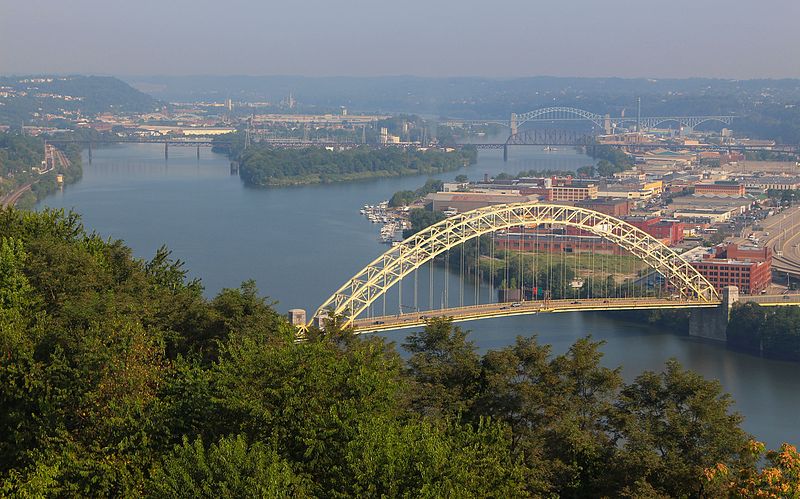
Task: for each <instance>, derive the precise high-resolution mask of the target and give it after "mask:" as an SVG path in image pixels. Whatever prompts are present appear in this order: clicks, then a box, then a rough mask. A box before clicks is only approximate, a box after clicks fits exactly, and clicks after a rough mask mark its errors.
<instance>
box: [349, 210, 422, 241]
mask: <svg viewBox="0 0 800 499" xmlns="http://www.w3.org/2000/svg"><path fill="white" fill-rule="evenodd" d="M408 212H409V208H408V206H403V207H400V208H390V207H389V201H388V200H384V201H381V202H380V203H378V204H376V205H371V204H365V205H364V206H363V207H362V208H361V210H359V213H361V214H362V215H364V216H365V217H367V219H368V220H369V221H370V222H372V223H374V224H377V223H380V224H383V225H382V226H381V230H380V240H381V242H383V243H386V244H392V243H395V242H398V241H402V240H403V231H404V230H406V229H410V228H411V222H409V220H408Z"/></svg>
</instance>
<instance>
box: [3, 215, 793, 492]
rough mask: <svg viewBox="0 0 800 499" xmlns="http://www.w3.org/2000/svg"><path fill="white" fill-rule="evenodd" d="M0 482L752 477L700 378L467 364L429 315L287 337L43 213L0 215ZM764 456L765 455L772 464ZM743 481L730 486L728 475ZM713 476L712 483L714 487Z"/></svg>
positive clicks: (359, 485)
mask: <svg viewBox="0 0 800 499" xmlns="http://www.w3.org/2000/svg"><path fill="white" fill-rule="evenodd" d="M0 234H2V239H0V243H1V244H0V380H2V382H0V493H1V494H3V495H6V496H12V497H15V496H16V497H29V496H38V497H64V496H125V497H128V496H137V497H139V496H148V497H179V496H180V497H184V496H198V497H242V496H248V497H250V496H255V497H548V496H550V497H555V496H567V497H602V496H607V497H616V496H629V497H641V496H646V495H649V496H650V497H655V496H683V497H701V496H709V495H713V494H714V493H715V491H721V490H724V487H725V486H726V485H725V484H720V483H717V482H718V481H716V479H715V480H711V479H710V478H709V476H710V475H709V473H710V472H709V470H714V469H728V470H735V471H736V473H737V475H736V476H743V477H744V476H746V477H749V478H753V479H756V478H757V477H758V476H760V475H759V473H760V470H759V469H758V468H756V467H755V465H754V463H755V457H754V456H753V454H752V452H750V448H751V447H750V446H749V444H748V442H749V436H748V435H747V434H745V433H744V432H743V431H742V430H741V428H740V423H741V417H740V416H739V415H738V414H736V413H732V412H731V403H732V401H731V400H730V398H729V397H728V396H727V395H725V394H724V393H723V392H722V390H721V388H720V385H719V383H717V382H713V381H708V380H704V379H703V378H701V377H700V376H699V375H697V374H694V373H691V372H688V371H685V370H684V369H683V368H682V367H681V366H680V365H678V363H677V362H674V361H670V362H669V363H668V364H667V365H666V366H665V367H664V369H663V370H661V371H655V372H645V373H642V374H641V375H640V376H638V377H637V378H636V379H634V380H633V381H632V382H630V383H626V382H625V381H624V380H623V379H622V378H621V376H620V369H619V368H618V367H609V366H606V365H604V364H603V362H602V343H601V342H596V341H593V340H592V339H591V338H584V339H581V340H579V341H577V342H576V343H575V344H573V345H572V346H571V347H570V348H569V349H568V350H567V351H566V352H564V353H560V354H554V353H553V352H552V350H551V348H550V347H549V346H547V345H542V344H540V343H538V342H537V340H536V338H535V337H520V338H518V339H517V341H516V342H515V344H513V345H510V346H507V347H505V348H501V349H498V350H492V351H488V352H486V353H484V354H480V353H479V352H478V351H477V350H476V347H475V345H474V344H472V343H471V342H470V340H469V333H468V332H467V331H464V330H462V329H461V328H459V327H457V326H455V325H453V324H452V323H451V322H450V321H449V320H446V319H436V320H431V321H430V322H429V323H428V325H427V326H426V327H424V328H423V329H421V330H419V331H417V332H414V333H412V334H411V335H410V336H409V337H408V339H407V340H406V341H405V343H404V345H403V347H404V348H405V349H406V350H407V352H408V358H407V359H404V358H403V357H401V355H400V354H399V353H398V351H397V350H396V348H395V345H394V344H392V343H390V342H388V341H386V340H385V339H383V338H381V337H378V336H371V337H370V336H355V335H353V334H352V332H351V331H349V330H346V329H342V328H341V327H340V326H339V324H340V322H338V321H336V320H335V318H334V320H331V321H328V322H327V323H326V325H325V328H324V329H318V328H312V329H311V330H310V331H309V332H308V334H307V337H306V340H305V341H302V342H297V341H295V340H296V338H295V331H294V329H293V328H292V327H291V326H290V325H289V324H288V322H287V321H286V320H285V319H284V318H283V317H282V316H281V315H280V314H278V313H277V312H276V311H275V310H274V308H273V306H272V305H271V303H270V302H269V301H268V300H267V299H266V298H263V297H261V296H259V294H258V292H257V290H256V287H255V284H254V283H252V282H245V283H243V284H242V285H241V286H240V287H239V288H236V289H226V290H223V291H221V292H220V293H219V294H218V295H217V296H215V297H213V298H211V299H207V298H204V297H203V294H202V285H201V283H200V282H198V281H194V280H188V279H187V277H186V271H185V269H184V267H183V264H182V263H181V262H180V261H176V260H174V259H172V258H171V257H170V254H169V251H168V250H166V249H163V248H162V249H161V250H159V251H158V252H157V253H156V255H154V257H153V258H152V259H150V260H146V261H145V260H139V259H136V258H133V257H132V255H131V250H130V249H129V248H127V247H126V246H125V245H123V244H122V243H121V242H120V241H115V240H106V239H102V238H101V237H100V236H98V235H96V234H90V233H87V232H86V231H85V230H84V229H83V227H82V225H81V223H80V219H79V217H77V216H76V215H74V214H68V213H64V212H61V211H44V212H41V213H25V212H20V211H16V210H13V209H11V210H2V211H0ZM778 464H780V465H781V466H783V463H782V462H780V463H778ZM749 478H748V479H749ZM725 483H728V482H725Z"/></svg>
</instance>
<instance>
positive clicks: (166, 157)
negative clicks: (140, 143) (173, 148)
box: [164, 142, 169, 161]
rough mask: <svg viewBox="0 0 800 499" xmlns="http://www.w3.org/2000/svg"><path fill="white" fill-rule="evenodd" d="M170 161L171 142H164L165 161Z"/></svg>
mask: <svg viewBox="0 0 800 499" xmlns="http://www.w3.org/2000/svg"><path fill="white" fill-rule="evenodd" d="M168 159H169V142H164V161H167V160H168Z"/></svg>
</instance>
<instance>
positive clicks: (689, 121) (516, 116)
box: [445, 106, 736, 135]
mask: <svg viewBox="0 0 800 499" xmlns="http://www.w3.org/2000/svg"><path fill="white" fill-rule="evenodd" d="M734 119H736V117H735V116H731V115H725V116H723V115H720V116H642V117H639V118H637V117H619V116H615V117H612V116H610V115H602V114H598V113H594V112H592V111H587V110H585V109H579V108H576V107H568V106H551V107H543V108H540V109H534V110H533V111H528V112H526V113H511V118H510V119H509V120H507V121H506V120H500V119H489V120H448V121H446V122H445V123H446V124H448V123H449V124H488V123H493V124H497V125H502V126H506V127H509V128H510V129H511V133H512V135H513V134H515V133H516V132H517V130H518V129H519V127H521V126H522V125H524V124H525V123H529V122H553V121H558V122H563V121H589V122H591V123H593V124H594V125H595V126H597V127H598V128H601V129H604V130H605V131H606V132H610V130H609V128H610V127H612V125H622V124H623V123H632V124H637V123H638V124H639V126H641V127H643V128H655V127H657V126H658V125H661V124H664V123H669V122H673V123H677V124H679V125H681V126H685V127H688V128H694V127H696V126H698V125H700V124H702V123H705V122H709V121H716V122H719V123H722V124H725V125H730V124H731V123H733V120H734Z"/></svg>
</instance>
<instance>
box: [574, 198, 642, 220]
mask: <svg viewBox="0 0 800 499" xmlns="http://www.w3.org/2000/svg"><path fill="white" fill-rule="evenodd" d="M575 206H577V207H579V208H586V209H587V210H593V211H597V212H600V213H605V214H606V215H611V216H612V217H617V218H620V217H625V216H628V215H630V213H631V203H630V201H628V200H627V199H606V198H602V199H601V198H598V199H584V200H583V201H578V202H576V203H575Z"/></svg>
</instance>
